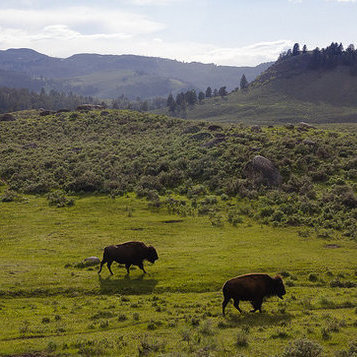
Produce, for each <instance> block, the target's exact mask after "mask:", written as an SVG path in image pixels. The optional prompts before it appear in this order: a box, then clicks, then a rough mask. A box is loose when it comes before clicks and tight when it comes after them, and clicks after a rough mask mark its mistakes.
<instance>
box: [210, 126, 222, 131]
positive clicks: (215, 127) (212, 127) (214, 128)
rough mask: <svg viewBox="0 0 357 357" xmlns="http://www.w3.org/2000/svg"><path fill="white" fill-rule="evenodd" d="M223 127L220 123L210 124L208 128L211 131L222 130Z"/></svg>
mask: <svg viewBox="0 0 357 357" xmlns="http://www.w3.org/2000/svg"><path fill="white" fill-rule="evenodd" d="M222 129H223V128H222V127H221V126H219V125H210V126H209V127H208V130H209V131H220V130H222Z"/></svg>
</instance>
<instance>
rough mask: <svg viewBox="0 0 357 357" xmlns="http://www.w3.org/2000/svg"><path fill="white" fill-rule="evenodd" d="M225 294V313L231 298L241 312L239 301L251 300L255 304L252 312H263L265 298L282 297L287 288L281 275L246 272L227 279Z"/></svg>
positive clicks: (223, 307)
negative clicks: (273, 275)
mask: <svg viewBox="0 0 357 357" xmlns="http://www.w3.org/2000/svg"><path fill="white" fill-rule="evenodd" d="M223 295H224V301H223V303H222V312H223V315H224V313H225V312H224V310H225V308H226V306H227V304H228V302H229V301H230V299H233V301H234V307H235V308H236V309H237V310H238V311H239V312H242V310H241V309H240V308H239V301H250V302H251V304H252V305H253V310H252V312H255V311H257V310H259V312H262V310H261V307H262V303H263V300H264V298H265V297H269V296H278V297H279V298H281V299H282V298H283V295H285V288H284V284H283V281H282V279H281V277H280V276H276V277H275V278H272V277H270V276H269V275H267V274H245V275H240V276H237V277H235V278H233V279H230V280H228V281H226V283H225V284H224V285H223Z"/></svg>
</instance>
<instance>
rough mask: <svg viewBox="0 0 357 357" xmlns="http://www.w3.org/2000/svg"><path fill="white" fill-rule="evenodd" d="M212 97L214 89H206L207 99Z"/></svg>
mask: <svg viewBox="0 0 357 357" xmlns="http://www.w3.org/2000/svg"><path fill="white" fill-rule="evenodd" d="M211 97H212V88H211V87H207V89H206V98H211Z"/></svg>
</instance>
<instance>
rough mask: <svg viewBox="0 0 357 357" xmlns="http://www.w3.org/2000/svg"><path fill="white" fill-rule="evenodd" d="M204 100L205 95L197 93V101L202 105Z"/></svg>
mask: <svg viewBox="0 0 357 357" xmlns="http://www.w3.org/2000/svg"><path fill="white" fill-rule="evenodd" d="M204 99H205V94H204V93H203V92H199V93H198V101H199V102H200V103H202V101H203V100H204Z"/></svg>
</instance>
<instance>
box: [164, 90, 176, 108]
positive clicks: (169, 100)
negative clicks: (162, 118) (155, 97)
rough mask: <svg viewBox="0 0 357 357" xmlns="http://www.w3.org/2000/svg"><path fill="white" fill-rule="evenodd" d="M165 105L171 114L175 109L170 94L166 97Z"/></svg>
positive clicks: (174, 103)
mask: <svg viewBox="0 0 357 357" xmlns="http://www.w3.org/2000/svg"><path fill="white" fill-rule="evenodd" d="M166 103H167V104H166V105H167V106H168V107H169V111H170V112H172V113H173V112H174V111H175V109H176V102H175V99H174V97H173V95H172V94H171V93H170V94H169V96H168V97H167V102H166Z"/></svg>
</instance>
